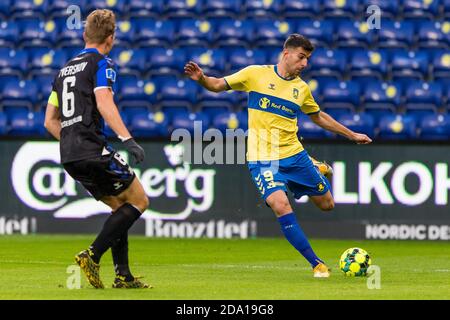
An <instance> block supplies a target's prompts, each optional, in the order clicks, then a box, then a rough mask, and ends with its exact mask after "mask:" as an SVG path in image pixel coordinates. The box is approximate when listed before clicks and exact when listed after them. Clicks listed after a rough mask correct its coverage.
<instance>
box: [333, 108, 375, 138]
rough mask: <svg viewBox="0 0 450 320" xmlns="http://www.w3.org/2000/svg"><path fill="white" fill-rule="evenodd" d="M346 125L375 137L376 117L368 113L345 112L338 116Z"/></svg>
mask: <svg viewBox="0 0 450 320" xmlns="http://www.w3.org/2000/svg"><path fill="white" fill-rule="evenodd" d="M337 120H338V121H339V122H340V123H342V124H343V125H344V126H346V127H347V128H349V129H350V130H353V131H355V132H359V133H364V134H366V135H368V136H369V137H370V138H374V137H375V121H374V118H373V117H372V116H371V115H370V114H367V113H363V112H362V113H353V114H345V115H342V116H341V117H339V118H337Z"/></svg>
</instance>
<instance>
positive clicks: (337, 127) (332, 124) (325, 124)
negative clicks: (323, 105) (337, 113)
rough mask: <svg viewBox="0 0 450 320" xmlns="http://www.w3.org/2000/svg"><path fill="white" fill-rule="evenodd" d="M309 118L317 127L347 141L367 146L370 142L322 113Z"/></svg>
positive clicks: (367, 138) (363, 135)
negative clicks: (338, 135)
mask: <svg viewBox="0 0 450 320" xmlns="http://www.w3.org/2000/svg"><path fill="white" fill-rule="evenodd" d="M309 117H310V119H311V120H312V121H313V122H314V123H315V124H317V125H318V126H319V127H322V128H324V129H325V130H328V131H331V132H334V133H337V134H340V135H342V136H344V137H346V138H347V139H349V140H352V141H355V142H356V143H357V144H369V143H371V142H372V139H370V138H369V137H368V136H366V135H365V134H362V133H356V132H353V131H352V130H350V129H349V128H347V127H346V126H344V125H342V124H340V123H339V122H337V121H336V120H334V119H333V118H332V117H331V116H330V115H329V114H327V113H325V112H323V111H320V112H317V113H314V114H311V115H310V116H309Z"/></svg>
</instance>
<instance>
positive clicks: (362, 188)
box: [0, 140, 450, 241]
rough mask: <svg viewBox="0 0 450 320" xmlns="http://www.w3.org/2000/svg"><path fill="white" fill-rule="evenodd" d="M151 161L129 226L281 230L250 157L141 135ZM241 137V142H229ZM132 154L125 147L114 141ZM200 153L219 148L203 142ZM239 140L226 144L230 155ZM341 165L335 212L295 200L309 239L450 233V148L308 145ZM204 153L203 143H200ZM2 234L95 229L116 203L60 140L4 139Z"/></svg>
mask: <svg viewBox="0 0 450 320" xmlns="http://www.w3.org/2000/svg"><path fill="white" fill-rule="evenodd" d="M140 144H141V145H142V147H143V148H144V149H145V151H146V160H145V162H144V163H141V164H139V166H132V168H133V170H134V172H135V173H136V175H137V177H138V178H139V179H140V181H141V183H142V185H143V187H144V190H145V192H146V194H147V196H148V197H149V199H150V206H149V208H148V210H147V211H146V212H145V213H144V214H143V215H142V217H141V219H140V220H139V221H138V222H137V223H136V225H135V226H133V228H132V230H131V232H132V233H134V234H143V235H146V236H149V237H187V238H199V237H208V238H234V237H237V238H253V237H272V236H274V237H278V236H282V235H281V231H280V230H279V229H278V224H277V222H276V218H275V216H274V214H273V213H272V211H271V210H270V209H269V208H268V207H267V206H266V205H265V203H264V202H263V201H262V200H261V199H260V196H259V194H258V192H257V189H256V186H255V184H254V183H253V181H252V179H251V176H250V173H249V171H248V168H247V165H246V164H245V163H243V162H244V161H239V160H238V161H235V162H234V163H233V161H227V162H220V161H216V162H214V161H212V162H211V161H202V157H199V158H198V159H197V160H196V161H189V159H188V158H187V157H186V154H190V152H191V151H192V150H189V149H190V147H189V146H186V145H185V144H182V143H173V142H150V141H148V142H146V141H140ZM231 144H234V142H231ZM113 146H114V147H117V150H118V151H119V153H120V154H121V156H122V158H123V159H125V160H126V161H128V159H129V156H128V154H127V153H126V152H122V150H121V149H120V145H119V144H118V145H113ZM197 147H198V148H200V149H199V150H200V153H201V152H205V151H208V147H209V148H210V149H211V146H208V145H204V146H203V145H201V146H197ZM233 147H236V148H239V146H234V145H230V142H221V145H220V146H215V150H214V152H216V153H217V152H218V149H219V148H223V150H222V151H223V152H224V153H225V154H226V153H227V152H229V150H230V149H232V148H233ZM305 148H306V150H307V151H308V153H309V154H310V155H312V156H314V157H315V158H317V159H320V160H326V161H327V162H328V163H330V164H331V165H332V166H333V170H334V176H333V179H332V183H331V184H332V191H333V196H334V199H335V202H336V206H335V209H334V210H333V211H332V212H321V211H320V210H319V209H317V208H315V207H314V205H313V204H312V203H311V201H309V200H308V198H307V197H303V198H301V199H299V200H295V199H293V198H292V197H291V196H290V198H291V203H292V205H293V207H294V211H295V212H296V214H297V217H298V219H299V222H300V223H301V224H302V226H303V227H304V230H305V232H307V233H308V234H309V235H310V236H311V237H322V238H337V239H339V238H342V239H345V238H354V239H381V240H383V239H403V240H444V241H446V240H450V207H449V193H450V169H449V159H450V151H449V150H450V148H448V146H445V145H424V144H417V145H407V144H402V145H394V144H374V145H369V146H358V145H353V144H351V143H344V142H334V143H332V144H331V143H329V144H328V143H327V144H322V143H320V144H319V143H316V144H313V143H308V144H305ZM197 151H198V150H197ZM0 152H1V153H2V158H1V160H0V161H1V162H2V163H1V164H2V165H1V167H0V175H1V179H2V182H3V183H2V192H1V194H0V198H1V203H2V206H1V207H0V235H1V234H24V235H25V234H29V233H96V232H98V230H100V228H101V226H102V225H103V223H104V220H105V218H106V215H108V214H110V209H109V208H108V207H107V206H106V205H104V204H103V203H102V202H98V201H96V200H95V199H94V198H93V197H91V196H90V195H89V194H88V193H87V192H86V191H85V190H84V189H83V187H82V186H81V185H80V184H79V183H77V182H76V181H74V180H73V179H72V178H71V177H70V176H69V175H68V174H67V173H66V172H65V171H64V169H63V167H62V166H61V165H60V163H59V161H60V159H59V145H58V142H54V141H26V140H23V141H20V140H12V141H7V140H3V141H0Z"/></svg>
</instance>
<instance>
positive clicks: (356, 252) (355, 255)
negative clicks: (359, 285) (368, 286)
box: [339, 248, 372, 277]
mask: <svg viewBox="0 0 450 320" xmlns="http://www.w3.org/2000/svg"><path fill="white" fill-rule="evenodd" d="M371 264H372V260H371V258H370V255H369V254H368V253H367V251H366V250H364V249H361V248H350V249H347V250H345V251H344V253H343V254H342V255H341V260H340V261H339V267H340V269H341V270H342V271H343V272H344V273H345V275H346V276H350V277H364V276H366V275H367V269H368V268H369V266H370V265H371Z"/></svg>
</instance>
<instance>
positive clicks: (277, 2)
mask: <svg viewBox="0 0 450 320" xmlns="http://www.w3.org/2000/svg"><path fill="white" fill-rule="evenodd" d="M282 2H283V1H282V0H269V1H267V0H247V1H245V16H246V17H247V18H267V17H272V18H276V17H278V16H279V14H280V12H281V8H282V6H283V3H282Z"/></svg>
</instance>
